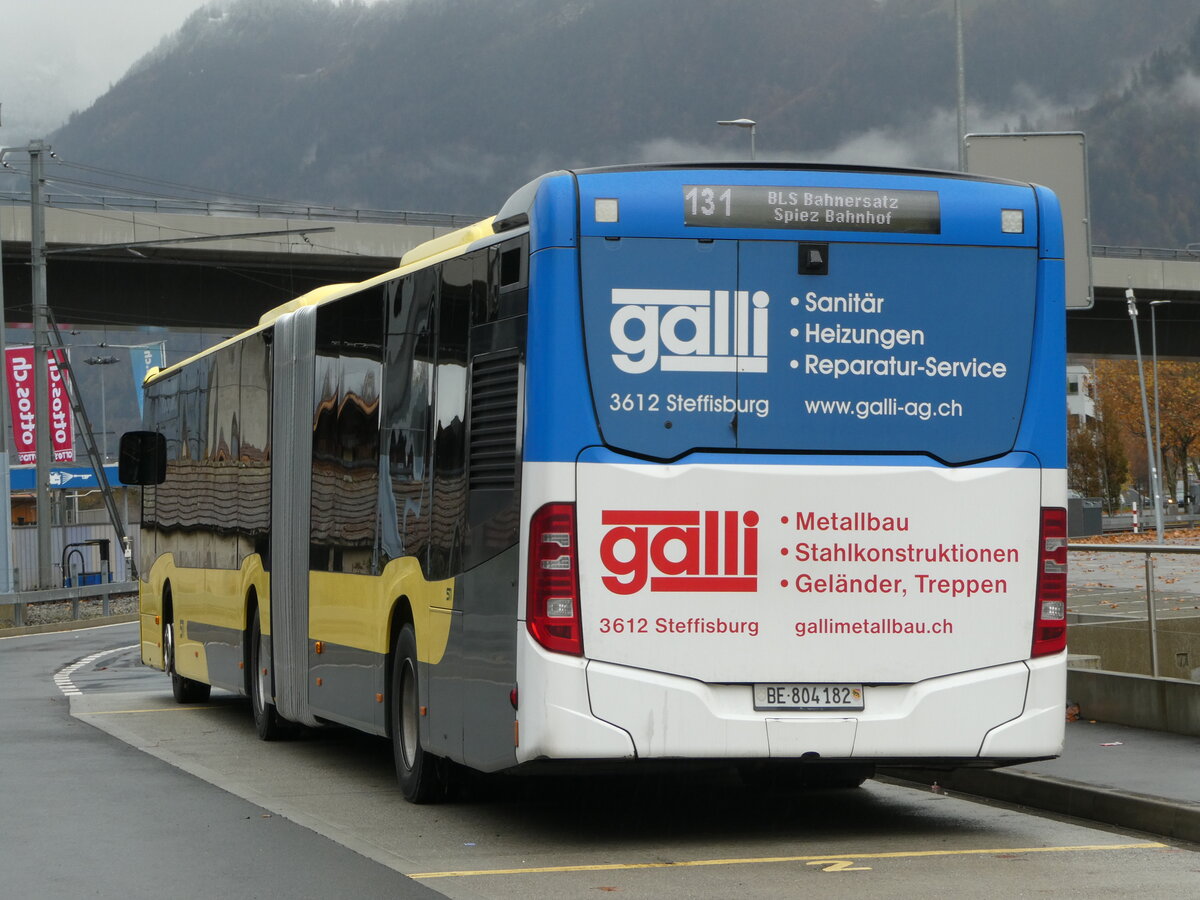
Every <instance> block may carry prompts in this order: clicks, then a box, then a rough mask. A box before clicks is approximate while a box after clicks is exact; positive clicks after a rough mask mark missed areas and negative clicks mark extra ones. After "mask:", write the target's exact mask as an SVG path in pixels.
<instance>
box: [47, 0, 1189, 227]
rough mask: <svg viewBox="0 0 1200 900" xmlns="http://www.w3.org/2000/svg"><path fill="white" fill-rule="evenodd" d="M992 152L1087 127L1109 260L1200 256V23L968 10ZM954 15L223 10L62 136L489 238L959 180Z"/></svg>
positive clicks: (108, 153)
mask: <svg viewBox="0 0 1200 900" xmlns="http://www.w3.org/2000/svg"><path fill="white" fill-rule="evenodd" d="M962 5H963V8H964V10H965V28H964V31H965V41H966V57H967V88H968V97H969V109H968V127H969V130H972V131H996V130H1005V129H1011V130H1022V129H1027V128H1031V127H1036V128H1040V129H1048V130H1059V129H1075V128H1081V129H1083V130H1085V131H1087V133H1088V138H1089V152H1090V158H1091V174H1092V198H1093V201H1092V202H1093V212H1094V215H1093V222H1094V239H1095V240H1096V242H1098V243H1116V244H1139V245H1143V246H1145V245H1151V246H1166V245H1173V246H1175V245H1182V244H1185V243H1187V242H1189V241H1191V240H1193V239H1195V240H1200V214H1198V212H1197V209H1196V204H1195V203H1193V202H1192V200H1191V198H1192V197H1193V196H1194V195H1195V193H1196V191H1195V187H1194V183H1195V180H1196V177H1197V172H1200V165H1198V163H1200V150H1198V149H1197V148H1198V147H1200V74H1198V73H1200V8H1197V6H1196V4H1195V3H1194V2H1193V0H1148V2H1144V3H1136V4H1131V3H1129V2H1127V0H963V4H962ZM954 103H955V60H954V20H953V2H952V0H837V2H828V0H754V2H739V0H392V2H381V3H377V4H374V5H370V6H367V5H364V4H361V3H357V2H344V3H341V4H336V5H335V4H333V3H332V2H329V0H224V2H215V3H213V4H211V5H209V6H208V7H206V8H205V9H202V10H201V11H199V12H198V13H196V14H195V15H194V16H192V18H191V19H189V20H188V22H187V23H186V24H185V26H184V27H183V28H182V29H181V31H180V32H179V33H178V34H176V35H174V36H173V37H172V38H170V39H169V40H168V41H166V42H164V44H163V45H162V46H160V47H159V48H158V49H157V50H156V51H155V52H154V53H152V54H151V55H149V56H148V57H146V58H145V59H143V60H141V61H140V62H139V63H138V64H137V65H135V66H134V67H133V69H131V71H130V72H129V73H128V74H127V75H126V76H125V77H124V78H123V79H122V80H121V81H119V82H118V83H117V84H116V85H114V86H113V88H112V89H111V90H110V91H109V92H108V93H107V94H105V95H104V96H103V97H101V98H100V99H99V100H98V101H97V102H96V103H95V104H94V105H93V106H92V107H91V108H90V109H87V110H84V111H82V112H79V113H78V114H76V115H74V116H73V117H72V118H71V120H70V121H69V122H68V123H67V124H66V125H65V126H64V127H63V128H62V129H61V130H59V131H58V132H57V133H56V134H54V135H52V136H51V140H52V143H53V144H54V147H55V150H56V151H58V152H59V153H60V154H61V155H63V156H64V157H68V158H70V159H72V160H76V161H81V162H86V163H89V164H93V165H97V166H104V167H108V168H113V169H119V170H122V171H126V172H138V173H141V174H145V175H150V176H154V177H157V178H164V179H170V180H173V181H179V182H186V183H188V184H196V185H202V186H205V187H210V188H213V189H218V190H222V191H228V192H231V193H238V194H254V195H261V196H267V197H276V198H282V199H287V200H293V201H303V202H313V203H326V204H336V205H340V206H358V207H373V208H399V209H414V210H436V211H444V212H463V213H478V214H486V213H488V212H491V211H494V210H495V208H496V207H497V205H498V204H499V203H500V202H501V201H502V200H503V198H504V197H505V196H507V194H508V193H510V192H511V191H512V190H513V189H515V188H516V187H518V186H519V185H520V184H522V183H523V182H524V181H526V180H528V179H529V178H530V177H532V176H534V175H536V174H538V173H540V172H542V171H546V170H550V169H555V168H560V167H567V166H579V165H601V164H610V163H619V162H639V161H666V160H681V159H731V158H737V157H744V156H746V155H747V150H748V142H747V136H746V134H745V133H744V132H742V131H740V130H737V129H728V128H718V127H717V126H716V124H715V122H716V120H717V119H719V118H734V117H739V116H748V117H751V118H753V119H755V120H757V121H758V123H759V124H758V135H757V136H758V150H759V157H760V158H764V159H766V158H775V159H785V160H829V159H837V160H840V161H845V162H865V163H883V164H904V165H923V166H935V167H945V166H952V165H953V164H954V161H955V157H956V143H955V134H954V132H955V115H954Z"/></svg>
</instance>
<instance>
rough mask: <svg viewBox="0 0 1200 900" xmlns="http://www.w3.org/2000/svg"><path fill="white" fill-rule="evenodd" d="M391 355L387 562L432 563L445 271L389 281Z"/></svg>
mask: <svg viewBox="0 0 1200 900" xmlns="http://www.w3.org/2000/svg"><path fill="white" fill-rule="evenodd" d="M388 290H389V297H390V301H391V302H390V304H389V306H390V309H391V313H390V315H389V316H388V321H387V329H388V334H387V345H386V350H385V356H384V375H383V380H384V386H383V403H384V407H383V422H382V424H383V429H382V431H383V433H382V436H381V441H380V450H381V452H382V453H383V458H382V459H381V460H380V468H381V470H382V471H383V473H384V478H383V480H382V482H381V484H380V492H379V520H380V534H379V546H380V550H381V552H382V556H383V561H384V562H386V561H387V560H388V559H398V558H400V557H402V556H412V557H415V558H416V559H417V560H418V561H419V562H420V563H421V567H422V569H427V567H428V553H429V532H430V524H431V522H432V515H431V513H432V507H431V504H430V490H431V485H430V473H429V457H430V443H431V441H430V428H431V424H432V422H433V408H432V404H433V365H434V347H433V329H432V314H433V306H434V300H435V298H436V296H437V290H438V279H437V273H436V272H434V271H430V270H425V271H420V272H414V273H413V274H412V275H409V276H407V277H406V278H404V279H403V280H402V281H400V282H398V283H393V284H391V285H389V288H388Z"/></svg>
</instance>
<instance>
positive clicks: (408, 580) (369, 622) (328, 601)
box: [308, 558, 454, 664]
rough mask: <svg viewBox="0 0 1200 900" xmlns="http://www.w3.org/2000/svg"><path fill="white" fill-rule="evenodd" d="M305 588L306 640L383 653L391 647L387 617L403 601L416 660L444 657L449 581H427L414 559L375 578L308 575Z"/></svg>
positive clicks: (450, 597)
mask: <svg viewBox="0 0 1200 900" xmlns="http://www.w3.org/2000/svg"><path fill="white" fill-rule="evenodd" d="M308 584H309V620H308V622H309V625H308V636H309V638H310V639H312V640H314V641H328V642H329V643H331V644H340V645H342V646H345V647H355V648H357V649H360V650H368V651H371V652H373V653H379V654H384V655H386V654H388V653H390V652H391V649H392V648H391V647H390V646H389V640H390V636H391V622H392V616H393V615H394V614H395V611H396V610H397V609H398V608H399V601H400V600H401V598H405V597H406V598H408V603H409V605H410V606H411V607H412V614H413V627H414V629H415V630H416V634H417V657H418V658H419V659H420V661H421V662H427V663H432V664H437V663H438V662H440V661H441V659H442V656H443V655H444V654H445V652H446V643H447V641H448V640H449V637H450V621H451V617H450V616H449V615H446V614H445V613H446V612H448V611H450V610H452V609H453V608H454V579H452V578H451V579H448V580H446V581H426V580H425V577H424V576H423V575H422V574H421V567H420V565H419V564H418V563H417V561H416V560H415V559H411V558H410V559H396V560H392V561H391V562H390V563H388V565H387V566H386V567H385V568H384V570H383V573H382V574H381V575H378V576H375V575H345V574H342V573H338V572H311V573H310V574H309V580H308ZM439 612H440V613H441V614H438V613H439Z"/></svg>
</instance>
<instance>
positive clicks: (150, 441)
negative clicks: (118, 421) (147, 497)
mask: <svg viewBox="0 0 1200 900" xmlns="http://www.w3.org/2000/svg"><path fill="white" fill-rule="evenodd" d="M117 477H118V478H119V479H120V480H121V484H162V483H163V482H164V481H166V480H167V439H166V438H164V437H163V436H162V435H161V434H159V433H158V432H157V431H127V432H125V434H123V435H121V455H120V457H119V458H118V460H117Z"/></svg>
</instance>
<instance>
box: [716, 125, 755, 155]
mask: <svg viewBox="0 0 1200 900" xmlns="http://www.w3.org/2000/svg"><path fill="white" fill-rule="evenodd" d="M717 124H718V125H732V126H733V127H734V128H749V129H750V161H751V162H753V161H754V128H755V126H756V125H757V124H758V123H757V122H755V121H754V120H753V119H721V120H719V121H718V122H717Z"/></svg>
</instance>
